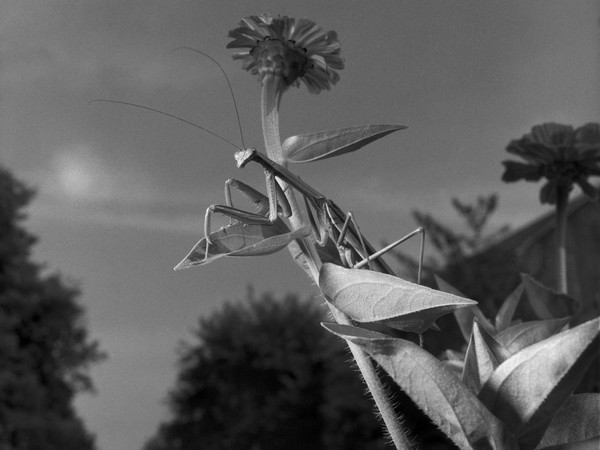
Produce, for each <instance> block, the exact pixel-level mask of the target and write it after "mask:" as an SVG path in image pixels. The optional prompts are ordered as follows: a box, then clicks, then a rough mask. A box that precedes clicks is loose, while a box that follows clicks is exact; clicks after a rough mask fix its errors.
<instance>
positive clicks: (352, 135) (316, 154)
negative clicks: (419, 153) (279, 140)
mask: <svg viewBox="0 0 600 450" xmlns="http://www.w3.org/2000/svg"><path fill="white" fill-rule="evenodd" d="M405 128H406V127H405V126H402V125H359V126H355V127H349V128H339V129H337V130H327V131H319V132H317V133H309V134H300V135H298V136H291V137H289V138H287V139H286V140H285V141H284V142H283V144H282V148H283V155H284V156H285V158H286V159H287V160H288V161H289V162H293V163H307V162H312V161H317V160H319V159H326V158H331V157H333V156H338V155H343V154H345V153H350V152H353V151H355V150H358V149H359V148H361V147H363V146H365V145H367V144H369V143H371V142H373V141H375V140H377V139H379V138H382V137H384V136H387V135H388V134H390V133H393V132H394V131H398V130H403V129H405Z"/></svg>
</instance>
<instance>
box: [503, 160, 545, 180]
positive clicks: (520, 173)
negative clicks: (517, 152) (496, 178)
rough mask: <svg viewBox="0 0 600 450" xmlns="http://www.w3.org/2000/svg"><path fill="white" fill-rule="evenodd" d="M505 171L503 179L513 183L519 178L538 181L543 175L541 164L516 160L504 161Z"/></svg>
mask: <svg viewBox="0 0 600 450" xmlns="http://www.w3.org/2000/svg"><path fill="white" fill-rule="evenodd" d="M502 164H504V167H505V171H504V174H503V175H502V181H504V182H507V183H512V182H513V181H518V180H521V179H523V180H527V181H538V180H539V179H540V178H541V177H542V172H541V170H540V167H539V166H534V165H530V164H523V163H520V162H516V161H502Z"/></svg>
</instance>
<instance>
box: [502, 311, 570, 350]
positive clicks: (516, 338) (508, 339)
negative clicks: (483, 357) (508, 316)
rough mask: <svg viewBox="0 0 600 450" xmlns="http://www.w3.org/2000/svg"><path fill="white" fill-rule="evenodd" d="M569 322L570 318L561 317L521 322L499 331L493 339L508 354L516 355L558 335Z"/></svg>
mask: <svg viewBox="0 0 600 450" xmlns="http://www.w3.org/2000/svg"><path fill="white" fill-rule="evenodd" d="M569 320H570V317H563V318H562V319H552V320H532V321H530V322H523V323H520V324H517V325H514V326H512V327H510V328H507V329H506V330H504V331H501V332H500V333H498V334H497V335H496V336H495V338H496V340H497V341H498V342H500V343H501V344H502V345H503V346H504V347H505V348H506V349H507V350H508V351H509V352H510V353H517V352H518V351H519V350H522V349H524V348H525V347H528V346H530V345H532V344H535V343H536V342H539V341H542V340H544V339H547V338H549V337H550V336H552V335H554V334H556V333H558V332H559V331H560V330H561V329H562V328H563V327H564V326H565V325H566V324H567V323H569Z"/></svg>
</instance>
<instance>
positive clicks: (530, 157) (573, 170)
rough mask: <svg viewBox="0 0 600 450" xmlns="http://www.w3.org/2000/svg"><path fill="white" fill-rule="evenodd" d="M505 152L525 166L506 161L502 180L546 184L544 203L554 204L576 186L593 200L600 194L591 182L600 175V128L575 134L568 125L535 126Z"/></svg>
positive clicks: (589, 126) (542, 195)
mask: <svg viewBox="0 0 600 450" xmlns="http://www.w3.org/2000/svg"><path fill="white" fill-rule="evenodd" d="M506 151H507V152H509V153H512V154H514V155H517V156H519V157H521V158H522V159H523V160H525V161H526V163H522V162H517V161H504V162H503V163H502V164H504V166H505V172H504V174H503V175H502V180H503V181H506V182H513V181H518V180H526V181H538V180H540V179H541V178H545V179H546V180H547V181H546V183H545V184H544V186H543V187H542V189H541V191H540V200H541V202H542V203H550V204H555V203H556V201H557V192H558V190H559V189H564V190H566V191H567V192H568V191H570V190H571V189H572V187H573V184H577V185H578V186H579V187H580V188H581V190H582V191H583V192H584V193H585V194H586V195H587V196H588V197H590V198H591V199H593V200H598V198H599V197H600V191H599V190H598V188H596V187H594V186H593V185H591V184H590V183H589V181H588V178H589V177H590V176H599V175H600V125H599V124H597V123H588V124H586V125H583V126H582V127H580V128H577V129H576V130H575V129H573V127H571V126H569V125H561V124H556V123H545V124H542V125H538V126H535V127H533V128H532V129H531V132H530V133H528V134H526V135H525V136H523V137H522V138H521V139H518V140H514V141H512V142H511V143H510V144H509V145H508V147H507V148H506Z"/></svg>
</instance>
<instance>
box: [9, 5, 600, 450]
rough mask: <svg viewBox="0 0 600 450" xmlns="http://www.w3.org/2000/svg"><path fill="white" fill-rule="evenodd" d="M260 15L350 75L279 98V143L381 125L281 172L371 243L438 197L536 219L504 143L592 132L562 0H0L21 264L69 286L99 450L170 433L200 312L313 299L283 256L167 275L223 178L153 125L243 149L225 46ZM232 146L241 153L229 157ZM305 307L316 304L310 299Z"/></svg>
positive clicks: (229, 171)
mask: <svg viewBox="0 0 600 450" xmlns="http://www.w3.org/2000/svg"><path fill="white" fill-rule="evenodd" d="M263 12H269V13H271V14H273V15H277V14H281V15H288V16H292V17H296V18H301V17H304V18H308V19H311V20H314V21H315V22H316V23H318V24H319V25H320V26H321V27H323V29H325V30H335V31H336V32H337V33H338V36H339V39H340V42H341V44H342V55H343V57H344V58H345V60H346V68H345V69H344V70H343V71H342V72H341V73H340V75H341V81H340V82H339V83H338V84H337V85H336V86H335V87H334V88H333V89H332V90H331V91H326V92H323V93H321V94H319V95H312V94H308V92H307V91H306V89H305V88H302V89H294V90H291V91H290V92H288V93H286V94H285V96H284V99H283V103H282V108H281V122H282V123H281V134H282V137H284V138H285V137H287V136H290V135H293V134H299V133H307V132H312V131H320V130H325V129H333V128H339V127H346V126H351V125H359V124H398V125H405V126H408V128H407V129H406V130H403V131H399V132H397V133H394V134H391V135H389V136H387V137H385V138H384V139H382V140H380V141H377V142H376V143H375V144H371V145H370V146H368V147H366V148H364V149H362V150H361V151H359V152H357V153H353V154H350V155H345V156H343V157H340V158H333V159H330V160H327V161H323V162H318V163H314V164H311V165H294V166H292V167H291V169H292V170H293V171H295V172H296V173H298V174H299V175H300V176H301V177H302V178H303V179H304V180H305V181H307V182H309V183H310V184H311V185H313V186H314V187H315V188H317V189H318V190H319V191H321V192H323V193H325V194H327V196H328V197H330V198H332V199H334V200H335V201H336V203H338V204H339V205H340V206H342V207H343V208H346V209H351V210H352V211H353V212H354V213H355V216H356V217H357V219H358V221H359V224H360V226H361V229H362V230H363V232H364V234H365V235H367V236H368V237H369V239H370V240H371V241H372V242H374V243H377V242H381V241H382V240H386V241H388V242H389V241H391V240H392V239H394V238H398V237H401V236H403V235H404V234H406V233H408V232H409V231H411V230H412V229H413V228H414V227H415V224H414V222H413V221H412V219H411V211H413V210H415V209H419V210H421V211H426V212H430V213H433V214H435V215H436V216H437V217H438V218H440V219H442V220H445V221H447V222H448V223H456V216H455V214H454V213H453V210H452V208H451V206H450V200H451V198H453V197H458V198H460V199H462V200H463V201H472V200H474V199H475V198H476V197H477V195H487V194H491V193H498V194H499V197H500V205H499V209H498V212H497V214H496V215H495V218H494V225H500V224H504V223H509V224H511V225H513V226H519V225H522V224H524V223H526V222H527V221H529V220H531V219H533V218H535V217H536V216H538V215H540V214H542V213H544V212H547V211H548V208H547V207H542V206H540V205H539V203H538V199H537V197H538V189H539V186H536V185H531V184H527V183H516V184H511V185H507V184H504V183H502V182H501V180H500V177H501V174H502V165H501V161H503V160H505V159H507V158H508V154H507V153H506V152H505V147H506V145H507V144H508V143H509V142H510V140H511V139H517V138H519V137H521V136H522V135H523V134H525V133H527V132H528V131H529V130H530V128H531V127H532V126H533V125H536V124H540V123H543V122H551V121H554V122H560V123H566V124H571V125H574V126H580V125H583V124H585V123H587V122H597V121H599V117H600V83H598V80H599V79H600V52H599V51H598V50H599V49H598V47H599V45H598V44H599V42H600V40H599V38H600V25H599V23H600V22H599V18H600V7H599V4H598V2H597V1H593V0H575V1H571V2H566V1H557V0H533V1H527V2H523V1H521V0H507V1H503V2H496V1H491V0H483V1H482V0H461V1H458V0H444V1H442V0H419V1H417V0H413V1H399V0H396V1H387V0H386V1H379V2H358V1H350V2H349V1H345V0H336V1H327V2H324V1H322V0H318V1H312V0H308V1H303V2H292V1H289V0H283V1H281V0H280V1H253V0H249V1H245V2H232V1H228V0H204V1H202V2H200V1H156V0H145V1H135V0H104V1H86V0H62V1H59V0H1V1H0V164H3V165H4V166H6V167H8V168H9V169H11V170H12V171H13V172H14V174H15V175H16V176H17V177H18V178H19V179H21V180H23V181H25V182H27V183H28V184H30V185H32V186H35V187H36V188H37V189H38V196H37V197H36V199H35V201H34V203H33V204H32V205H31V207H30V208H29V211H28V212H29V218H28V220H27V222H26V226H27V227H28V228H29V229H30V230H31V231H32V232H33V233H34V234H36V235H38V236H39V238H40V242H39V244H38V245H37V247H36V251H35V258H36V260H38V261H40V262H45V263H46V264H47V267H48V270H49V271H57V272H60V273H61V274H62V275H63V276H64V277H65V278H66V279H67V280H69V282H72V283H75V284H77V285H78V286H80V287H81V289H82V292H83V294H82V296H81V298H80V302H81V304H82V305H83V306H84V307H85V310H86V322H87V326H88V328H89V331H90V334H91V336H92V338H94V339H98V340H99V341H100V344H101V347H102V348H103V349H104V350H105V351H106V352H107V353H108V354H109V359H108V360H107V361H105V362H103V363H102V364H100V365H98V366H96V367H94V368H93V369H92V371H91V374H92V377H93V379H94V381H95V384H96V388H97V393H96V395H82V396H80V397H79V398H78V399H77V402H76V404H77V408H78V411H79V414H80V415H81V416H82V417H83V419H84V420H85V423H86V425H87V427H88V428H89V429H90V430H91V431H92V432H94V433H95V434H96V435H97V443H98V448H99V449H100V450H129V449H139V448H141V447H142V445H143V444H144V442H145V441H146V440H147V439H148V438H149V437H151V436H152V435H153V433H154V432H155V431H156V427H157V425H158V423H159V422H160V421H161V420H163V419H165V418H166V417H168V409H167V407H166V405H165V401H164V400H165V398H166V395H167V392H168V390H169V389H170V388H171V387H172V386H173V384H174V382H175V379H176V361H177V352H176V350H177V348H178V344H179V342H181V341H182V340H187V341H190V340H191V338H192V335H191V333H192V330H193V329H194V328H195V327H196V326H197V322H198V318H199V317H201V316H205V315H207V314H210V313H211V311H214V310H215V308H218V307H219V306H220V305H222V304H223V303H224V302H225V301H227V300H243V299H244V297H245V295H246V290H247V288H248V286H254V288H255V290H256V292H258V293H260V292H266V291H270V292H273V293H275V294H276V295H278V294H283V293H286V292H296V293H298V294H299V295H300V296H302V297H317V291H316V290H315V287H314V286H313V285H312V284H311V282H310V280H309V279H308V278H307V277H306V276H305V275H304V273H303V272H302V271H301V270H300V269H299V268H297V267H296V266H295V265H294V263H293V262H292V261H291V259H290V258H289V255H288V254H286V253H285V251H284V252H281V253H279V254H276V255H272V256H269V257H265V258H261V259H260V260H259V259H221V260H219V261H217V262H215V263H213V264H210V265H208V266H206V267H201V268H194V269H188V270H184V271H177V272H174V271H173V270H172V268H173V266H175V265H176V264H177V263H178V262H179V261H180V260H181V259H182V258H183V257H184V256H185V254H186V253H187V252H188V251H189V250H190V249H191V247H192V246H193V245H194V244H195V243H196V242H197V241H198V240H199V239H200V238H201V237H202V233H203V232H202V223H203V217H204V212H205V210H206V208H207V207H208V206H209V205H210V204H213V203H217V204H218V203H222V202H223V184H224V181H225V180H226V179H227V178H230V177H236V178H239V179H241V180H244V181H245V182H247V183H249V184H252V185H253V186H255V187H257V188H262V187H263V186H264V177H263V174H262V170H260V169H258V168H256V167H247V168H246V169H244V170H243V171H238V169H236V166H235V162H234V160H233V157H232V156H233V152H234V149H233V148H231V147H229V146H227V145H226V144H224V143H223V142H221V141H220V140H218V139H216V138H214V137H212V136H210V135H208V134H206V133H203V132H202V131H200V130H198V129H196V128H193V127H191V126H188V125H185V124H182V123H180V122H177V121H174V120H172V119H169V118H167V117H165V116H161V115H158V114H154V113H151V112H148V111H144V110H141V109H133V108H130V107H126V106H119V105H115V104H106V103H104V104H102V103H92V104H88V102H90V101H91V100H94V99H115V100H122V101H129V102H134V103H138V104H141V105H145V106H149V107H153V108H157V109H160V110H162V111H166V112H169V113H172V114H176V115H178V116H180V117H183V118H185V119H187V120H191V121H193V122H195V123H198V124H200V125H202V126H204V127H206V128H209V129H211V130H212V131H214V132H216V133H219V134H220V135H222V136H224V137H226V138H228V139H230V140H232V141H234V142H236V143H237V142H238V141H239V138H238V136H239V131H238V127H237V122H236V119H235V113H234V110H233V106H232V102H231V98H230V96H229V93H228V90H227V86H226V83H225V81H224V79H223V76H222V74H221V73H220V72H219V71H218V69H216V68H215V66H214V65H212V63H210V62H209V61H207V60H206V59H204V58H202V57H200V56H199V55H197V54H195V53H192V52H185V51H174V49H176V48H177V47H181V46H188V47H194V48H197V49H199V50H202V51H203V52H206V53H209V54H210V55H212V56H213V57H214V58H216V59H217V60H219V61H220V62H221V64H222V65H223V67H224V69H225V71H226V72H227V73H228V75H229V77H230V79H231V83H232V85H233V89H234V91H235V93H236V98H237V102H238V105H239V108H240V115H241V120H242V126H243V132H244V136H245V138H244V139H245V143H246V145H248V146H253V147H257V148H259V150H260V149H261V133H260V113H259V111H260V106H259V97H260V86H259V84H258V81H257V80H256V79H255V78H254V77H253V76H251V75H250V74H248V73H247V72H244V71H242V70H240V69H241V68H240V64H239V63H238V62H235V61H232V60H231V51H229V50H227V49H226V48H225V46H226V44H227V42H228V38H227V32H228V30H230V29H232V28H234V27H236V26H237V24H238V22H239V20H240V19H241V18H242V17H245V16H248V15H253V14H260V13H263ZM239 145H241V143H240V144H239ZM316 301H319V300H316Z"/></svg>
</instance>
